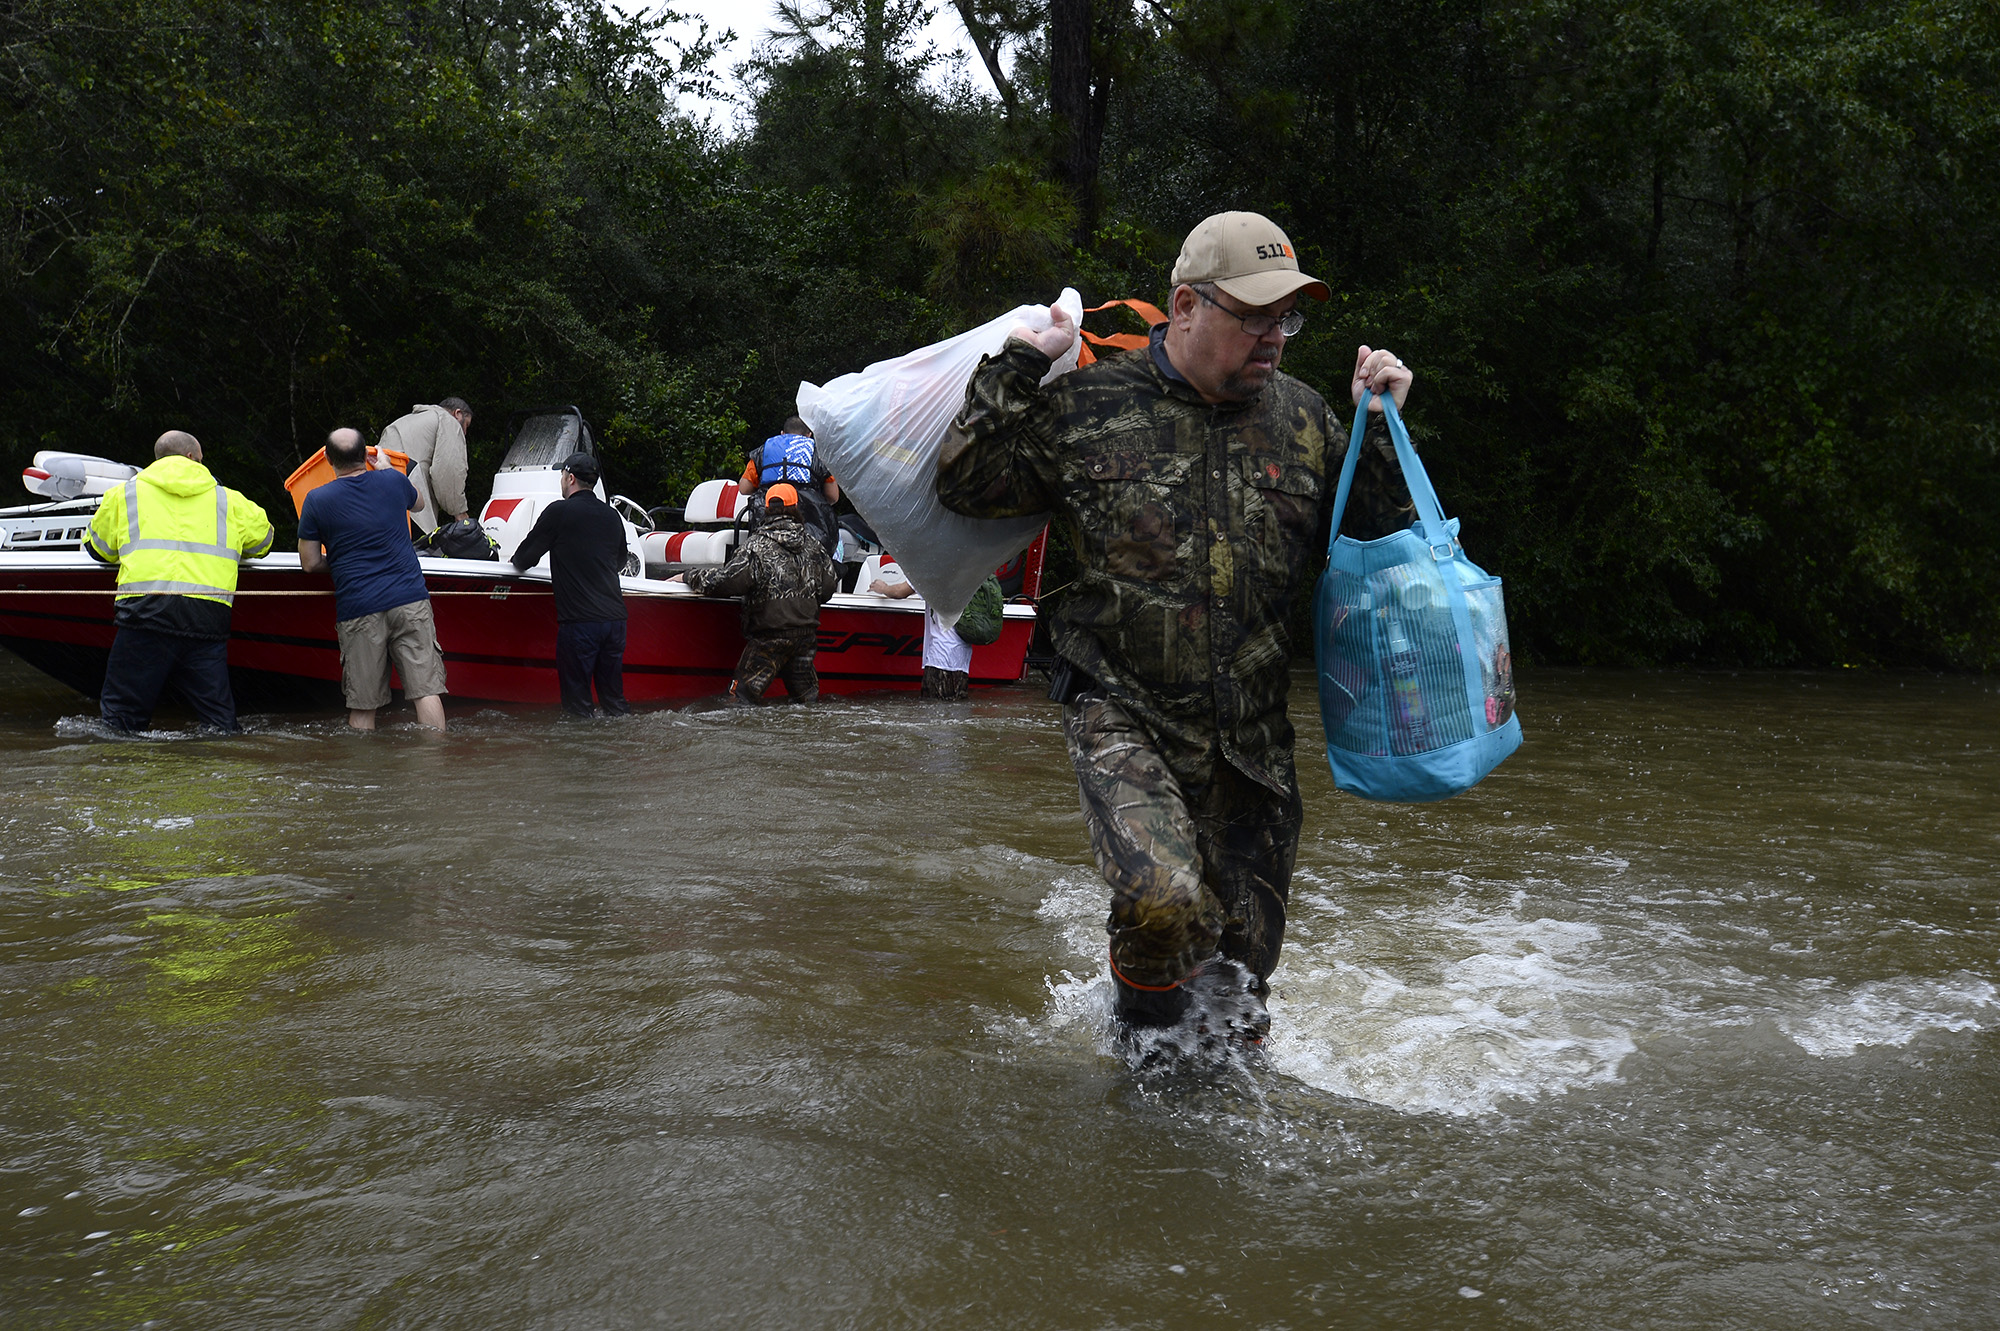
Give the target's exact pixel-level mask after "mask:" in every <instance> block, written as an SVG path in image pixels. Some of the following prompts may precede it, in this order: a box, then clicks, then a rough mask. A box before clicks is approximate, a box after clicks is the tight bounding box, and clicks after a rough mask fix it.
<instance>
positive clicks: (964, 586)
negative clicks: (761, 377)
mask: <svg viewBox="0 0 2000 1331" xmlns="http://www.w3.org/2000/svg"><path fill="white" fill-rule="evenodd" d="M1056 303H1057V304H1059V305H1061V306H1062V307H1063V308H1064V309H1066V310H1067V311H1068V312H1069V316H1070V319H1071V321H1072V322H1076V321H1079V320H1081V319H1082V317H1083V300H1082V298H1081V297H1079V296H1078V295H1077V294H1076V292H1075V291H1074V290H1071V289H1069V288H1064V290H1063V293H1062V296H1061V298H1060V299H1059V300H1058V301H1057V302H1056ZM1049 322H1050V316H1049V307H1048V306H1046V305H1023V306H1021V307H1020V308H1018V309H1013V310H1009V311H1008V312H1007V313H1005V314H1003V315H1001V316H1000V317H999V318H997V319H989V320H988V321H987V322H985V323H983V324H981V325H980V326H979V327H977V328H974V329H970V330H969V331H967V332H963V333H960V334H959V335H958V336H957V337H953V338H948V339H946V340H945V341H943V342H938V343H935V344H933V345H931V346H928V347H921V348H919V349H917V350H916V351H912V352H910V353H909V354H908V355H904V356H898V357H896V358H895V359H894V360H885V361H877V362H875V363H874V364H873V365H870V366H869V367H868V368H867V369H865V370H862V371H860V372H859V373H856V374H843V375H841V376H840V377H839V378H838V379H835V380H833V381H831V382H830V383H828V384H826V385H825V386H823V387H822V386H820V385H817V384H800V385H799V395H798V404H799V415H801V416H803V417H804V418H805V419H806V422H807V423H808V424H809V425H811V426H812V430H813V438H814V441H815V442H816V443H817V444H818V445H819V456H820V460H821V461H822V462H824V463H826V465H827V467H828V469H829V470H831V471H832V472H833V474H834V477H835V478H836V479H837V480H838V481H839V482H840V488H841V492H842V493H843V494H845V495H846V496H847V497H848V498H849V499H850V500H852V501H853V503H854V509H855V511H856V512H858V513H859V514H861V516H862V517H863V518H865V519H867V521H868V525H869V526H871V527H873V528H874V529H875V533H876V535H878V536H880V537H881V538H882V544H883V545H884V546H885V547H887V549H888V551H889V553H890V554H892V555H894V556H895V557H896V563H897V564H898V565H899V566H901V568H902V570H903V576H904V577H906V578H908V579H909V580H910V585H911V586H913V587H915V588H916V589H917V591H918V592H919V593H920V594H921V595H922V596H923V598H924V601H925V602H926V603H927V604H928V605H929V606H930V608H931V609H933V610H935V611H937V612H938V614H940V615H942V616H943V617H944V618H945V619H947V620H950V619H953V618H955V617H956V616H957V615H958V614H959V613H960V612H961V611H963V610H964V609H965V607H966V605H967V604H968V603H969V602H970V601H971V600H972V594H973V593H974V592H975V591H977V590H978V589H979V585H980V584H981V583H983V582H985V581H986V578H987V575H988V574H990V573H992V572H993V570H994V569H996V568H999V567H1000V566H1001V565H1002V564H1004V563H1006V562H1007V561H1008V560H1010V559H1012V558H1013V557H1014V556H1015V555H1017V554H1019V553H1021V551H1023V550H1025V549H1026V548H1027V547H1028V543H1029V542H1030V541H1032V540H1034V539H1035V535H1036V533H1038V532H1040V531H1041V529H1042V528H1043V527H1044V526H1046V525H1048V515H1047V514H1040V515H1038V516H1036V517H1031V518H968V517H964V516H962V515H960V514H957V513H953V512H951V511H950V510H949V509H947V508H946V507H945V506H944V505H943V504H941V503H939V502H938V497H937V464H938V451H939V449H940V448H941V447H942V446H943V444H944V437H945V432H946V431H947V430H948V429H950V428H951V422H952V419H953V417H955V416H957V415H958V410H959V408H960V407H962V406H963V405H964V404H965V386H966V384H967V383H968V382H970V381H971V379H972V372H973V371H974V370H976V369H978V368H979V361H980V358H981V357H982V356H988V355H992V354H994V353H997V352H998V351H999V350H1000V349H1001V348H1002V347H1004V346H1006V345H1007V336H1008V334H1010V333H1011V332H1013V330H1014V328H1015V327H1016V325H1021V324H1025V325H1027V326H1028V327H1029V328H1033V329H1042V328H1047V327H1048V326H1049ZM1082 345H1083V343H1082V339H1081V338H1078V339H1075V340H1073V341H1072V342H1071V343H1070V348H1069V350H1068V351H1066V352H1064V353H1063V355H1062V356H1061V358H1059V359H1058V360H1057V361H1056V363H1055V364H1054V365H1052V366H1050V367H1049V372H1048V374H1047V375H1046V376H1045V377H1044V378H1043V380H1042V382H1043V383H1044V384H1046V383H1049V382H1051V381H1052V380H1054V379H1055V378H1056V377H1057V376H1059V375H1062V374H1066V373H1067V372H1069V371H1070V370H1073V369H1075V368H1076V362H1077V354H1078V350H1079V348H1081V346H1082Z"/></svg>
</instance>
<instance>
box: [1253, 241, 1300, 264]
mask: <svg viewBox="0 0 2000 1331" xmlns="http://www.w3.org/2000/svg"><path fill="white" fill-rule="evenodd" d="M1257 257H1258V258H1260V259H1292V258H1293V255H1292V247H1291V246H1290V245H1259V246H1258V247H1257ZM1294 262H1296V260H1294Z"/></svg>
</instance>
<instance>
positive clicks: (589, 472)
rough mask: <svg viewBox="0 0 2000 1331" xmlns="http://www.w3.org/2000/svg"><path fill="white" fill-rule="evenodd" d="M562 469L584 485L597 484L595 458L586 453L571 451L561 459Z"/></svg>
mask: <svg viewBox="0 0 2000 1331" xmlns="http://www.w3.org/2000/svg"><path fill="white" fill-rule="evenodd" d="M562 469H563V470H564V471H566V472H568V473H569V474H570V475H572V476H574V477H576V478H577V479H578V480H579V481H582V482H583V483H584V484H585V485H595V484H597V459H596V458H594V457H592V456H591V455H590V454H588V453H572V454H570V455H569V456H568V457H566V458H564V459H563V465H562Z"/></svg>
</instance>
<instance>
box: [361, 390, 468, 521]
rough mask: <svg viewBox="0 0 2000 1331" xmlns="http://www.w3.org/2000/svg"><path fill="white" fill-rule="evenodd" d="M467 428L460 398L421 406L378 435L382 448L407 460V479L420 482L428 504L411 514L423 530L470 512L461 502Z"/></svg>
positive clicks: (411, 409) (394, 421)
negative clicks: (399, 454)
mask: <svg viewBox="0 0 2000 1331" xmlns="http://www.w3.org/2000/svg"><path fill="white" fill-rule="evenodd" d="M471 430H472V408H471V407H468V406H467V405H465V399H464V398H461V397H448V398H445V399H444V400H443V401H441V402H438V403H435V404H427V403H422V402H419V403H418V404H417V405H416V406H414V407H411V408H410V414H409V415H407V416H401V417H398V418H397V419H395V420H393V421H391V422H390V423H389V428H388V429H386V430H384V431H382V438H381V440H380V441H379V442H380V446H381V447H383V448H393V449H395V450H396V451H397V452H399V453H402V454H405V455H407V456H408V457H409V459H410V478H411V479H412V480H413V481H418V487H417V488H418V492H419V494H422V495H424V497H426V498H428V499H429V500H430V501H431V502H430V504H429V505H428V506H427V508H426V509H419V510H417V511H416V512H413V513H412V514H411V515H410V517H411V520H412V521H414V522H415V523H416V524H417V525H418V526H420V527H422V528H423V529H424V530H425V531H427V532H428V531H432V530H434V529H436V528H437V527H438V526H440V525H441V524H443V523H447V522H451V521H454V520H455V519H458V518H463V517H466V516H467V515H468V514H469V513H470V512H471V508H470V506H469V505H468V504H467V503H466V499H465V478H466V472H467V467H468V462H467V459H466V455H465V436H466V435H467V434H469V433H470V432H471ZM419 464H421V465H422V467H423V471H422V472H421V473H419V472H418V471H417V467H418V465H419ZM419 476H421V480H419ZM426 490H428V493H427V494H425V491H426Z"/></svg>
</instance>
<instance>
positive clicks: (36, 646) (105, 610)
mask: <svg viewBox="0 0 2000 1331" xmlns="http://www.w3.org/2000/svg"><path fill="white" fill-rule="evenodd" d="M579 441H581V443H580V445H579ZM578 446H581V447H582V448H584V449H585V450H588V449H589V448H590V440H589V434H588V427H587V426H585V425H584V424H583V421H582V418H581V416H580V415H578V414H576V413H575V410H574V408H570V409H567V410H565V411H561V412H548V413H537V414H535V415H533V416H531V417H530V418H529V419H528V420H527V421H525V422H524V423H523V425H522V429H521V434H520V436H519V438H518V439H517V442H516V445H515V447H514V449H513V450H511V451H510V452H509V454H508V461H507V463H506V464H503V467H502V471H501V473H500V474H499V475H497V476H496V477H495V478H494V496H495V497H494V498H493V499H491V500H489V501H488V503H487V506H486V510H485V512H484V513H483V514H482V518H483V520H484V526H485V527H486V529H487V531H488V532H489V533H490V534H491V535H493V536H494V538H495V539H496V541H498V543H499V544H500V547H501V549H502V551H503V562H500V563H494V562H492V561H489V560H477V559H441V558H431V557H428V556H425V557H422V558H421V560H420V562H421V563H422V565H423V569H424V579H425V582H426V583H427V584H428V586H429V588H430V594H431V605H432V609H433V612H434V614H435V616H436V620H437V630H438V642H439V644H440V645H441V646H442V647H443V648H444V657H445V668H446V677H447V679H448V681H449V685H450V689H451V696H452V697H453V698H455V699H457V700H460V701H467V702H469V701H485V702H508V703H548V704H555V703H558V702H559V701H560V697H559V695H558V691H557V687H556V673H555V644H556V614H555V599H554V596H553V593H552V592H551V590H550V586H549V574H548V571H547V561H546V559H545V560H544V561H543V563H542V564H540V565H538V566H537V567H536V568H533V569H530V570H528V571H526V572H517V571H516V570H515V569H514V566H513V565H512V564H510V563H506V562H504V553H505V552H509V551H511V550H512V549H513V548H514V547H515V546H516V545H518V544H519V542H520V540H521V539H522V537H523V536H525V534H526V531H527V528H528V527H529V526H531V525H532V524H533V520H534V514H535V512H537V511H538V507H539V505H541V504H543V503H547V502H552V501H553V500H555V499H559V498H560V491H559V488H557V487H556V482H557V470H556V469H557V468H558V467H559V466H560V459H561V458H563V457H567V456H568V454H569V452H570V451H572V450H573V449H575V448H576V447H578ZM72 456H73V455H66V454H63V455H55V454H51V455H38V456H37V465H36V466H34V467H30V468H29V469H28V471H27V473H26V474H25V476H24V479H25V480H26V482H27V483H28V486H29V489H30V490H31V491H33V492H35V493H37V494H41V495H44V496H52V497H54V499H55V502H52V503H45V504H39V505H32V506H26V507H22V508H17V509H10V510H4V511H0V645H4V646H6V647H7V648H8V649H9V650H11V651H13V652H14V653H15V654H16V655H17V656H19V657H21V658H22V659H23V660H25V661H26V662H28V664H30V665H32V666H34V667H35V668H36V669H38V670H41V671H43V672H44V673H46V674H49V675H52V676H54V677H55V678H56V679H59V680H61V681H62V682H63V683H65V684H68V685H69V686H71V687H72V688H74V689H76V690H77V691H78V692H79V693H83V694H86V695H88V696H90V697H93V698H94V697H96V696H97V695H98V693H99V691H100V690H101V689H102V687H103V683H104V663H105V660H106V658H107V657H108V655H109V653H110V650H111V638H112V633H113V629H112V624H111V616H112V609H113V606H112V594H113V591H114V588H115V586H116V580H117V573H116V570H114V569H111V568H108V567H106V566H104V565H102V564H99V563H97V562H96V561H95V560H93V559H91V558H90V556H88V555H86V554H84V553H83V551H82V549H81V542H82V538H83V535H84V532H85V528H86V526H87V524H88V523H89V521H90V514H91V512H92V511H93V510H94V509H95V507H96V502H97V500H96V495H98V494H101V493H102V492H103V490H104V489H107V488H109V486H110V485H111V484H115V483H122V478H123V476H126V475H130V474H131V473H132V469H131V468H121V467H119V466H118V465H117V464H112V463H103V464H102V465H101V466H99V465H97V464H99V463H101V460H99V459H88V460H86V461H87V462H89V463H90V464H92V466H91V468H90V469H89V470H88V474H86V469H85V467H84V466H83V464H81V463H75V462H69V463H61V462H59V461H58V460H59V459H66V458H70V457H72ZM45 461H46V462H48V465H47V466H46V467H45V466H43V465H41V464H42V463H44V462H45ZM65 466H66V467H67V468H68V471H67V472H64V467H65ZM308 466H310V464H308ZM306 470H307V468H301V469H300V471H301V473H304V472H305V471H306ZM52 472H53V473H56V474H54V475H52ZM65 476H68V477H69V478H70V479H68V480H65ZM734 491H735V487H734V486H733V485H729V486H726V487H724V486H722V485H721V484H719V483H711V484H710V485H708V486H705V487H703V488H702V489H701V490H699V491H697V493H698V494H704V493H707V494H711V495H712V494H715V493H723V494H725V495H726V497H727V500H728V502H727V503H726V504H725V505H724V508H726V509H727V510H728V511H726V512H718V511H715V510H714V506H713V502H712V500H711V502H710V508H709V510H708V511H705V512H702V513H694V512H692V511H690V510H679V511H678V512H679V515H680V517H681V522H680V524H679V525H682V526H688V525H690V519H692V520H693V522H694V524H696V525H706V526H707V527H708V528H709V529H710V530H708V531H706V532H705V533H704V535H705V536H706V537H707V538H709V543H710V546H711V547H712V554H711V560H712V561H713V560H719V559H720V558H721V557H723V556H724V555H725V554H726V548H727V546H728V544H729V543H730V541H729V538H728V535H727V533H725V532H724V531H723V530H721V529H723V528H727V527H729V526H730V525H731V524H732V522H734V521H735V519H736V516H737V514H738V513H740V511H741V504H740V503H738V502H737V499H736V496H735V494H734ZM79 492H80V493H79ZM295 498H297V499H299V500H301V501H302V499H303V496H302V494H301V495H295ZM612 502H613V503H614V505H615V506H618V507H619V508H620V509H621V511H622V512H623V513H625V514H626V515H627V519H628V533H629V535H630V537H631V541H630V544H631V545H632V547H633V549H634V550H635V551H637V550H639V549H641V548H642V547H644V548H645V549H647V550H649V551H652V550H658V549H660V548H661V547H662V546H663V545H665V544H671V545H673V546H674V547H675V548H676V549H677V550H678V549H679V548H680V547H681V546H683V545H686V544H688V542H685V541H675V540H673V539H672V538H671V537H663V534H662V533H658V532H647V531H645V530H643V529H641V528H638V527H635V526H633V525H631V524H632V522H633V520H635V519H636V521H637V522H641V523H645V524H646V525H647V526H648V527H650V525H651V520H650V518H648V517H647V515H646V513H645V511H644V510H643V509H641V508H640V507H639V506H638V505H637V504H634V503H632V502H631V501H629V500H625V499H622V498H620V497H616V496H614V497H613V500H612ZM703 518H706V519H707V520H708V521H707V522H706V524H701V519H703ZM1042 547H1043V542H1042V540H1037V541H1036V542H1035V544H1034V545H1033V546H1031V547H1030V548H1029V550H1028V551H1027V552H1025V553H1024V554H1023V555H1022V556H1021V557H1020V558H1019V559H1018V560H1017V561H1016V563H1017V565H1018V567H1013V566H1010V569H1011V571H1012V572H1013V573H1014V574H1015V575H1016V576H1017V577H1018V578H1019V579H1020V583H1019V585H1020V589H1021V594H1022V597H1023V598H1024V599H1023V600H1021V601H1017V602H1014V603H1010V604H1009V605H1008V606H1007V607H1006V620H1005V626H1004V628H1003V630H1002V632H1001V635H1000V638H999V640H998V641H996V642H994V643H992V644H990V645H988V646H984V647H977V648H975V649H974V650H973V654H972V669H971V672H970V673H971V677H972V683H973V684H975V685H994V684H1012V683H1015V682H1017V681H1019V680H1020V679H1021V678H1022V676H1023V674H1024V672H1025V670H1026V665H1027V654H1028V643H1029V639H1030V638H1031V637H1032V636H1033V634H1034V628H1035V611H1034V608H1033V606H1032V604H1029V603H1027V601H1028V600H1031V598H1032V597H1033V596H1034V594H1035V592H1036V590H1037V587H1038V585H1039V582H1040V578H1041V561H1042ZM678 567H679V566H678V565H674V564H666V563H647V562H643V561H642V560H641V558H640V557H639V556H638V555H636V554H635V556H634V558H633V559H632V561H631V563H630V564H629V565H628V568H627V572H628V574H630V575H631V576H626V577H623V578H621V579H620V581H621V583H622V584H623V586H624V591H625V605H626V609H627V612H628V613H629V615H630V619H629V621H628V624H627V629H626V646H625V693H626V696H627V697H628V698H630V699H631V700H632V701H633V702H666V701H675V700H683V699H690V698H700V697H705V696H710V695H716V694H721V693H724V692H726V691H727V689H728V687H729V681H730V678H731V676H732V675H733V674H734V673H735V669H736V658H737V656H738V654H739V653H741V651H742V650H743V634H742V629H741V626H740V621H739V619H738V613H739V607H738V604H737V603H736V602H735V601H729V600H716V599H711V598H707V597H700V596H696V595H695V594H694V593H692V592H690V591H689V590H687V588H686V587H685V586H684V585H683V584H681V583H677V582H669V581H666V578H667V576H668V575H669V574H671V573H672V572H674V571H675V570H676V569H677V568H678ZM923 643H924V603H923V601H922V600H920V599H918V598H916V597H911V598H909V599H907V600H901V601H897V600H889V599H885V598H883V597H881V596H876V595H873V594H866V593H864V594H861V595H855V594H852V593H842V594H838V595H836V596H835V597H834V598H833V599H832V600H831V601H829V602H828V603H827V604H826V606H825V607H824V608H823V610H822V611H821V613H820V630H819V659H818V668H819V677H820V687H821V689H822V690H823V691H824V692H827V693H863V692H868V691H872V690H881V689H914V688H916V687H917V686H918V685H919V683H920V682H921V681H922V678H923ZM229 667H230V680H231V683H232V684H233V686H234V687H235V690H236V699H237V705H238V706H239V707H240V708H242V709H243V710H245V711H285V710H292V709H308V708H310V709H324V710H338V709H339V708H341V707H342V706H343V703H342V701H341V695H340V649H339V646H338V644H337V643H336V641H335V637H334V620H333V582H332V579H331V578H330V576H329V575H327V574H325V573H317V574H309V573H305V572H303V571H301V570H300V568H299V559H298V555H297V554H296V553H293V554H271V555H268V556H266V557H264V558H262V559H255V560H251V561H249V562H247V563H246V564H244V565H243V568H242V571H241V574H240V577H239V580H238V589H237V593H236V604H235V611H234V614H233V615H232V617H231V623H230V635H229ZM397 683H398V684H399V685H400V680H399V681H397ZM781 695H782V685H774V686H773V695H772V696H781Z"/></svg>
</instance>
